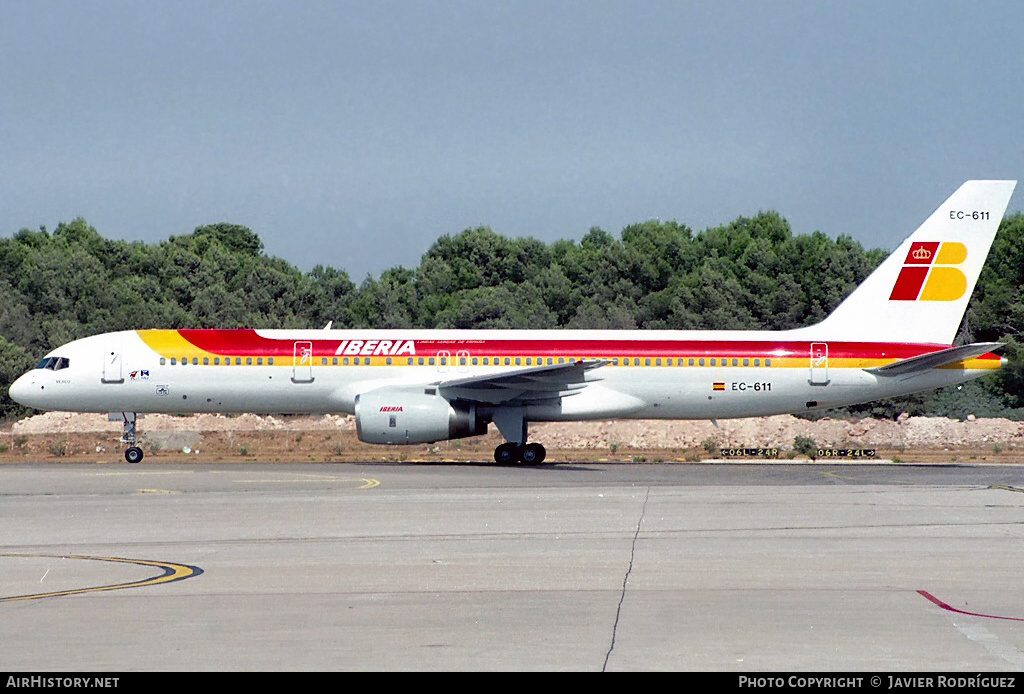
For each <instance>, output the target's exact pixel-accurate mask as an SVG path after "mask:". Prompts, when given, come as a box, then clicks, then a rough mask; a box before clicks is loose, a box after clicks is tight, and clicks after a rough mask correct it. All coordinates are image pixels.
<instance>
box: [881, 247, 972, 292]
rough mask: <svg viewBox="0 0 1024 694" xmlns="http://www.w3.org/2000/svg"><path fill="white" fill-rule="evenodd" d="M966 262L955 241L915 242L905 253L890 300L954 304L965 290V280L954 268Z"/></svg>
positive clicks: (962, 250)
mask: <svg viewBox="0 0 1024 694" xmlns="http://www.w3.org/2000/svg"><path fill="white" fill-rule="evenodd" d="M965 260H967V247H966V246H964V245H963V244H962V243H959V242H957V241H944V242H942V243H939V242H937V241H915V242H914V243H912V244H911V245H910V250H909V251H907V257H906V259H905V260H904V261H903V269H902V270H900V274H899V277H897V278H896V284H895V285H894V286H893V288H892V294H890V295H889V301H955V300H956V299H959V298H960V297H962V296H963V295H964V293H965V292H966V291H967V278H966V277H965V276H964V273H962V272H960V270H959V269H957V268H956V267H955V266H957V265H959V264H960V263H962V262H964V261H965Z"/></svg>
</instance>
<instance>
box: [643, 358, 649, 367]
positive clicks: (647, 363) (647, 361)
mask: <svg viewBox="0 0 1024 694" xmlns="http://www.w3.org/2000/svg"><path fill="white" fill-rule="evenodd" d="M650 365H651V358H650V357H648V358H646V359H644V366H650Z"/></svg>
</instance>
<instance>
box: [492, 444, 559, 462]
mask: <svg viewBox="0 0 1024 694" xmlns="http://www.w3.org/2000/svg"><path fill="white" fill-rule="evenodd" d="M545 455H547V451H545V450H544V446H542V445H540V444H539V443H527V444H519V443H512V442H511V441H509V442H508V443H503V444H501V445H500V446H498V447H497V448H495V449H494V462H496V463H501V464H502V465H512V464H514V463H525V464H527V465H538V464H540V463H543V462H544V456H545Z"/></svg>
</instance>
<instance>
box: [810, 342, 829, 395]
mask: <svg viewBox="0 0 1024 694" xmlns="http://www.w3.org/2000/svg"><path fill="white" fill-rule="evenodd" d="M810 383H811V385H812V386H824V385H828V344H827V343H825V342H812V343H811V379H810Z"/></svg>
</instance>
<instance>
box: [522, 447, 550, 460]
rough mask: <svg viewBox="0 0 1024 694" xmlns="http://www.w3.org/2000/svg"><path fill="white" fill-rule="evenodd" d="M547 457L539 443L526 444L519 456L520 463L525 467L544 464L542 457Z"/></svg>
mask: <svg viewBox="0 0 1024 694" xmlns="http://www.w3.org/2000/svg"><path fill="white" fill-rule="evenodd" d="M545 455H547V451H545V450H544V446H542V445H540V444H539V443H528V444H526V445H525V446H523V450H522V453H520V456H521V458H522V461H523V462H524V463H526V464H527V465H539V464H540V463H543V462H544V456H545Z"/></svg>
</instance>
